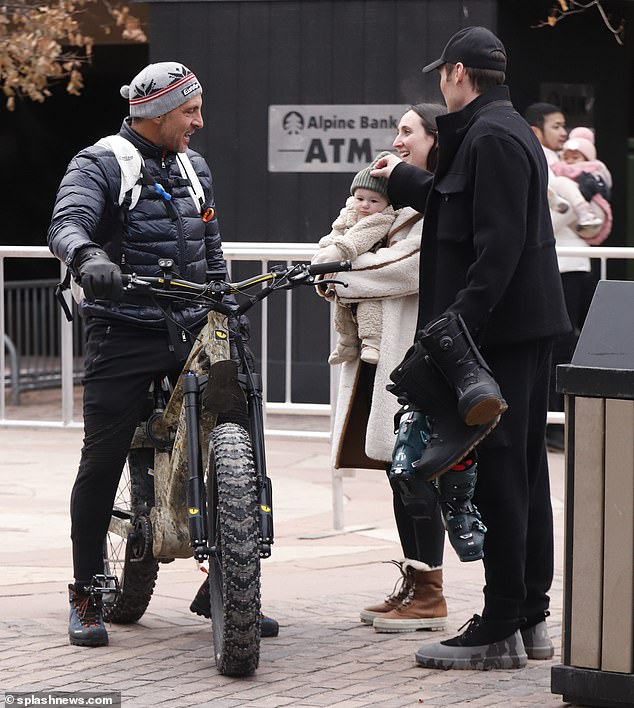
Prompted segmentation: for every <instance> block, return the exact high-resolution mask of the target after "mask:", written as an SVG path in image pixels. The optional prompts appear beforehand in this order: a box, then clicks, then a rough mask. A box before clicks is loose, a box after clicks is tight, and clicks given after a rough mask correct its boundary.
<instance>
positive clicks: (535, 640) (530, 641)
mask: <svg viewBox="0 0 634 708" xmlns="http://www.w3.org/2000/svg"><path fill="white" fill-rule="evenodd" d="M549 614H550V612H548V611H546V612H542V613H540V614H539V615H538V616H537V617H534V618H532V619H529V620H527V621H526V623H525V624H524V625H523V626H522V627H520V634H521V635H522V641H523V642H524V648H525V649H526V656H528V658H529V659H552V658H553V656H554V655H555V647H554V646H553V643H552V641H551V639H550V636H549V634H548V627H547V625H546V617H548V615H549Z"/></svg>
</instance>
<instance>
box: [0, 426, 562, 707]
mask: <svg viewBox="0 0 634 708" xmlns="http://www.w3.org/2000/svg"><path fill="white" fill-rule="evenodd" d="M80 445H81V433H80V431H79V430H68V429H60V430H33V429H26V428H25V429H16V428H11V429H0V449H1V450H2V454H1V455H0V689H1V691H0V692H1V693H4V691H36V690H37V691H50V690H61V691H67V692H75V691H120V692H121V693H122V705H123V706H126V707H127V706H150V705H152V706H153V705H166V706H175V707H180V706H214V707H216V708H224V707H227V708H228V707H233V706H236V707H238V706H240V707H241V706H257V707H258V708H273V707H275V706H306V707H309V706H337V707H338V708H362V707H363V706H382V707H386V708H389V707H391V706H415V705H416V706H418V705H424V706H429V707H431V706H449V705H454V706H465V705H468V706H505V707H508V706H511V707H515V706H517V707H520V706H534V705H540V706H547V707H551V706H552V707H555V706H562V705H564V704H563V703H562V699H561V697H560V696H557V695H553V694H551V693H550V668H551V666H552V665H553V664H555V663H559V644H560V641H561V606H562V548H563V456H562V455H551V456H550V463H551V477H552V488H553V491H552V496H553V506H554V512H555V524H556V573H555V580H554V584H553V589H552V616H551V618H550V620H549V625H550V630H551V634H552V636H553V639H554V641H555V645H556V647H557V653H556V656H555V659H554V660H552V661H529V664H528V667H527V668H525V669H523V670H519V671H491V672H477V671H448V672H443V671H433V670H426V669H421V668H418V667H417V666H416V665H415V662H414V653H415V651H416V649H417V648H418V646H419V645H420V644H421V643H422V642H423V641H424V640H430V639H431V640H440V639H444V638H447V637H449V636H451V635H452V634H454V633H455V632H456V630H457V629H458V628H459V627H460V626H461V625H462V624H463V623H464V622H466V621H467V620H468V619H469V618H470V617H471V615H472V614H473V613H474V612H479V611H480V610H481V600H482V594H481V590H482V584H483V576H482V565H481V563H479V562H476V563H460V562H459V561H458V559H457V557H456V555H455V554H454V552H453V550H452V549H451V547H450V546H449V544H448V543H447V547H446V560H445V593H446V596H447V601H448V604H449V613H450V618H449V628H448V630H447V631H446V632H441V633H439V632H436V633H430V632H415V633H409V634H377V633H375V632H374V631H373V629H372V628H371V627H368V626H365V625H362V624H360V623H359V621H358V611H359V609H360V608H361V607H363V606H365V605H366V604H369V603H371V602H374V601H376V600H379V599H381V598H382V597H383V596H385V594H387V593H388V592H389V591H390V590H391V589H392V587H393V585H394V582H395V581H396V579H397V572H396V570H395V568H394V567H393V566H392V565H391V564H389V563H387V562H386V561H389V560H390V559H392V558H397V557H399V546H398V544H397V538H396V533H395V529H394V523H393V519H392V512H391V500H390V491H389V487H388V485H387V481H386V479H385V476H384V475H383V474H382V473H378V472H368V471H357V473H356V474H355V475H354V476H353V477H349V478H346V479H345V481H344V490H345V505H344V514H345V524H346V529H344V532H343V533H334V532H333V517H332V510H331V501H332V496H331V479H330V470H329V464H328V460H329V454H328V443H327V441H305V440H303V441H301V440H297V439H280V438H269V440H268V464H269V475H270V476H271V478H272V480H273V485H274V510H275V523H276V542H275V545H274V548H273V554H272V557H271V558H270V559H268V560H266V561H264V562H263V577H262V594H263V607H264V610H265V611H266V612H267V613H268V614H271V615H272V616H274V617H276V618H277V619H278V620H279V622H280V625H281V631H280V636H279V637H277V638H275V639H263V640H262V646H261V659H260V666H259V668H258V670H257V672H256V673H255V675H254V676H252V677H249V678H242V679H235V678H227V677H223V676H220V675H219V674H218V673H217V671H216V669H215V666H214V661H213V656H212V643H211V629H210V625H209V623H208V622H207V621H205V620H203V619H202V618H199V617H196V616H194V615H192V614H191V613H190V612H189V610H188V606H189V602H190V600H191V598H192V597H193V594H194V592H195V590H196V588H197V587H198V585H199V583H200V581H201V578H202V575H201V574H200V572H199V571H198V570H197V569H196V567H195V565H194V562H193V561H192V560H177V561H175V562H174V563H172V564H170V565H164V566H162V567H161V570H160V573H159V579H158V582H157V587H156V590H155V593H154V597H153V599H152V602H151V603H150V606H149V609H148V611H147V612H146V614H145V616H144V617H143V618H142V619H141V621H140V622H139V623H137V624H134V625H129V626H120V625H119V626H111V627H110V628H109V632H110V645H109V646H108V647H105V648H99V649H86V648H78V647H72V646H70V645H69V644H68V640H67V635H66V630H67V615H68V604H67V593H66V585H67V583H68V581H69V579H70V577H71V562H70V543H69V538H68V537H69V521H68V513H67V510H68V496H69V491H70V488H71V485H72V482H73V478H74V473H75V470H76V467H77V461H78V455H79V449H80ZM359 527H361V529H362V530H355V529H359ZM368 527H369V528H368ZM7 704H8V703H7Z"/></svg>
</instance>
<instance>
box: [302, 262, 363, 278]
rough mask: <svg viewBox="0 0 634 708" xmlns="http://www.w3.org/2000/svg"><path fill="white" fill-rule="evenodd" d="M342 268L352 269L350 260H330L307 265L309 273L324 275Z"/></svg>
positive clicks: (337, 271)
mask: <svg viewBox="0 0 634 708" xmlns="http://www.w3.org/2000/svg"><path fill="white" fill-rule="evenodd" d="M342 270H352V262H351V261H331V262H330V263H313V264H311V265H309V266H308V272H309V273H310V274H311V275H326V273H339V272H340V271H342Z"/></svg>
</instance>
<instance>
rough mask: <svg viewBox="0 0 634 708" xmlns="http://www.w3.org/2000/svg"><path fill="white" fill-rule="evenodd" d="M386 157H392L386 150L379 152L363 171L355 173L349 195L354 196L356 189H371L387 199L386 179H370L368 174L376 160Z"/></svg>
mask: <svg viewBox="0 0 634 708" xmlns="http://www.w3.org/2000/svg"><path fill="white" fill-rule="evenodd" d="M386 155H392V153H391V152H388V151H387V150H385V151H383V152H380V153H379V154H378V155H377V156H376V157H375V158H374V160H372V162H371V163H370V164H369V165H368V166H367V167H366V168H365V169H363V170H361V171H360V172H357V174H356V175H355V177H354V179H353V180H352V184H351V185H350V194H352V196H354V193H355V191H356V190H357V189H371V190H372V191H373V192H378V193H379V194H382V195H383V196H384V197H385V198H386V199H387V179H385V177H372V175H371V174H370V172H371V171H372V170H373V169H374V165H375V164H376V162H377V160H379V159H380V158H381V157H385V156H386Z"/></svg>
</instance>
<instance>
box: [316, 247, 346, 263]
mask: <svg viewBox="0 0 634 708" xmlns="http://www.w3.org/2000/svg"><path fill="white" fill-rule="evenodd" d="M342 259H343V255H342V253H341V251H340V250H339V249H338V248H337V246H335V245H334V244H331V245H330V246H325V247H324V248H320V249H319V250H318V251H317V253H315V255H314V256H313V257H312V258H311V261H310V262H311V263H313V264H315V263H332V262H334V261H340V260H342Z"/></svg>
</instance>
